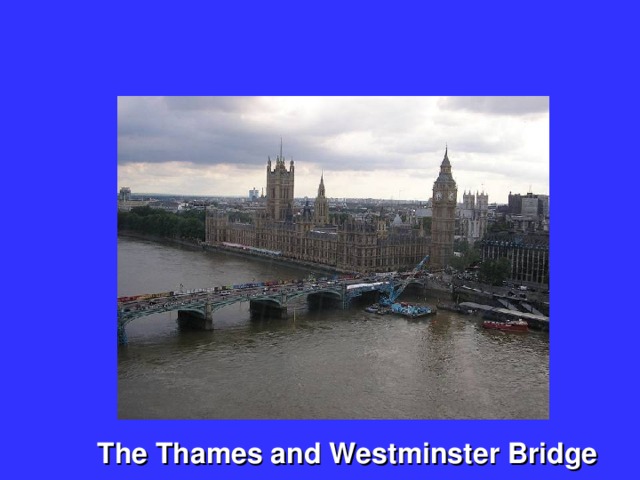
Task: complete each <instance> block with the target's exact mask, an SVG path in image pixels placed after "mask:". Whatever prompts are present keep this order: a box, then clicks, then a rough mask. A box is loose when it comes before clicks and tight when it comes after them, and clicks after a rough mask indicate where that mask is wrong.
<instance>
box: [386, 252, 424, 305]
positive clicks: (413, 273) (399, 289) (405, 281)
mask: <svg viewBox="0 0 640 480" xmlns="http://www.w3.org/2000/svg"><path fill="white" fill-rule="evenodd" d="M427 260H429V255H427V256H426V257H424V258H423V259H422V260H420V263H418V264H417V265H416V266H415V268H414V269H413V270H412V271H411V273H410V274H409V275H408V276H407V277H406V278H404V279H403V280H402V281H401V282H400V283H399V284H398V285H397V287H396V288H395V290H394V289H393V287H392V288H391V291H390V292H389V295H388V296H387V297H385V298H382V299H381V300H380V304H381V305H391V304H393V303H394V302H395V301H396V299H397V298H398V297H399V296H400V294H402V292H403V291H404V289H405V288H406V286H407V285H409V282H411V280H413V279H414V278H415V276H416V275H417V274H418V272H420V270H422V268H423V267H424V264H425V263H427Z"/></svg>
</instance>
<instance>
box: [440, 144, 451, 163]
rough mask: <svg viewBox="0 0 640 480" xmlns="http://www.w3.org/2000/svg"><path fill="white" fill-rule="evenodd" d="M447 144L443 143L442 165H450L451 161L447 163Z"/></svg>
mask: <svg viewBox="0 0 640 480" xmlns="http://www.w3.org/2000/svg"><path fill="white" fill-rule="evenodd" d="M448 152H449V145H447V144H445V147H444V159H443V160H442V165H449V166H450V165H451V163H449V153H448Z"/></svg>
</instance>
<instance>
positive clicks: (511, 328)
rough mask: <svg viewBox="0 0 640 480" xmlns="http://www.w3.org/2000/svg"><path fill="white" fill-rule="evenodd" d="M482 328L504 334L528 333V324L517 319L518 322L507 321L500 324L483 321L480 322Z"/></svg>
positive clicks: (492, 321) (498, 322) (493, 321)
mask: <svg viewBox="0 0 640 480" xmlns="http://www.w3.org/2000/svg"><path fill="white" fill-rule="evenodd" d="M482 326H483V327H484V328H488V329H491V330H501V331H504V332H528V331H529V324H528V323H527V322H525V321H524V320H522V319H521V318H519V319H518V320H507V321H505V322H500V321H496V320H484V321H483V322H482Z"/></svg>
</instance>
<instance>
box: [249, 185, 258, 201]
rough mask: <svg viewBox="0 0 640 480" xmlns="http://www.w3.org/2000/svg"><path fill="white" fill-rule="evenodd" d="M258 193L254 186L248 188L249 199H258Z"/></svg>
mask: <svg viewBox="0 0 640 480" xmlns="http://www.w3.org/2000/svg"><path fill="white" fill-rule="evenodd" d="M259 195H260V192H259V191H258V189H257V188H256V187H253V188H252V189H251V190H249V201H250V202H255V201H256V200H258V198H259Z"/></svg>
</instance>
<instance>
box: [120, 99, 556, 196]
mask: <svg viewBox="0 0 640 480" xmlns="http://www.w3.org/2000/svg"><path fill="white" fill-rule="evenodd" d="M281 138H282V142H283V154H284V156H285V158H286V160H287V165H288V163H289V160H291V159H292V158H293V161H294V164H295V167H296V173H295V196H296V197H304V196H308V197H315V195H316V193H317V190H318V183H319V181H320V175H321V174H322V172H323V171H324V182H325V187H326V194H327V196H328V197H338V198H342V197H372V198H384V199H400V200H408V199H416V200H425V201H426V200H427V199H429V198H430V197H431V191H432V188H433V182H434V181H435V179H436V177H437V176H438V172H439V168H440V163H441V162H442V158H443V156H444V150H445V145H448V149H449V160H450V161H451V166H452V173H453V177H454V179H455V180H456V183H457V185H458V200H459V201H460V200H461V199H462V192H463V191H465V190H471V191H473V192H475V191H482V190H484V191H485V192H487V193H488V194H489V202H498V203H506V202H507V196H508V194H509V192H510V191H511V192H513V193H523V194H524V193H527V192H528V191H532V192H534V193H543V194H548V193H549V99H548V97H119V98H118V189H119V188H120V187H129V188H131V191H132V192H133V193H171V194H180V195H207V196H223V195H230V196H231V195H232V196H248V192H249V189H251V188H253V187H256V188H257V189H258V190H259V191H261V190H262V188H263V187H265V184H266V164H267V157H268V156H271V159H272V161H273V160H274V159H275V157H276V155H277V154H278V153H279V151H280V139H281Z"/></svg>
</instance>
